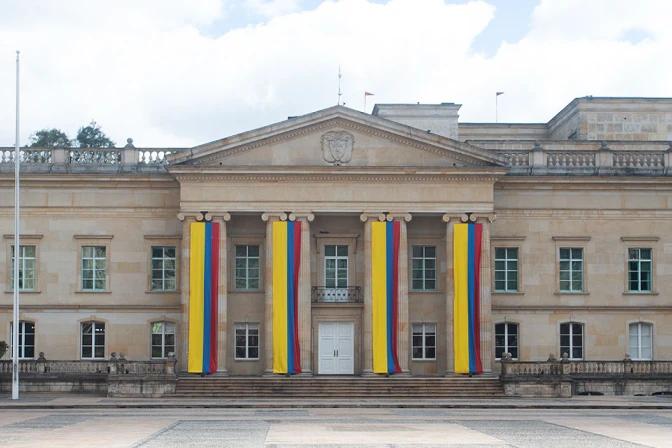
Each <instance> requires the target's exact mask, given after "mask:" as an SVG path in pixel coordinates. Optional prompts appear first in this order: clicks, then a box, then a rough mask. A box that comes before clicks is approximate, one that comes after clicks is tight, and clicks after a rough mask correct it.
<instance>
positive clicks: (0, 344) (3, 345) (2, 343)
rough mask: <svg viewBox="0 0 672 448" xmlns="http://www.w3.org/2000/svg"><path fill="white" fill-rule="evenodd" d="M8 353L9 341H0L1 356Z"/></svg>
mask: <svg viewBox="0 0 672 448" xmlns="http://www.w3.org/2000/svg"><path fill="white" fill-rule="evenodd" d="M5 353H7V343H6V342H5V341H0V358H2V357H3V356H5Z"/></svg>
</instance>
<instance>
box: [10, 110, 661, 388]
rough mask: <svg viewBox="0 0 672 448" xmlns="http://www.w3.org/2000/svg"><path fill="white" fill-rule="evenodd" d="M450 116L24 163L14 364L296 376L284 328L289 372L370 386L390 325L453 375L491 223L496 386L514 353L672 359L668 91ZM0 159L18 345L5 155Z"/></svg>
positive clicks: (287, 127)
mask: <svg viewBox="0 0 672 448" xmlns="http://www.w3.org/2000/svg"><path fill="white" fill-rule="evenodd" d="M459 108H460V105H457V104H453V103H443V104H438V105H403V104H386V105H377V106H376V107H375V108H374V110H373V113H372V114H365V113H361V112H358V111H355V110H352V109H348V108H345V107H342V106H335V107H331V108H328V109H325V110H321V111H318V112H314V113H311V114H308V115H304V116H300V117H290V118H289V119H288V120H286V121H283V122H280V123H276V124H272V125H269V126H266V127H263V128H259V129H255V130H251V131H248V132H245V133H242V134H239V135H234V136H231V137H226V138H223V139H221V140H217V141H214V142H211V143H207V144H204V145H201V146H197V147H194V148H185V149H179V150H175V149H170V150H168V149H137V148H135V147H134V146H133V145H132V143H129V144H128V145H127V146H126V147H125V148H119V149H104V150H102V149H101V150H90V151H76V150H66V149H59V148H56V149H44V150H39V149H35V148H25V149H24V151H23V157H24V162H25V163H24V164H23V165H22V184H21V185H22V189H21V206H22V219H21V234H20V237H21V243H20V244H21V247H20V251H19V254H20V255H19V263H20V270H21V276H20V287H21V317H20V323H19V325H20V351H21V356H22V357H25V358H36V357H37V354H38V353H39V352H44V353H45V354H46V357H47V358H48V359H64V360H76V359H108V358H109V357H110V356H111V353H112V352H117V353H119V352H123V353H124V354H125V356H126V358H128V359H132V360H149V359H162V358H165V357H166V356H167V355H168V353H169V352H176V354H177V358H178V367H179V369H180V371H187V368H188V360H189V370H190V371H196V372H198V371H199V368H198V365H201V364H200V363H201V362H203V365H205V363H206V361H202V356H203V354H204V353H206V352H207V353H208V354H209V355H207V356H210V357H211V359H214V360H215V362H214V363H213V364H211V366H212V368H211V371H212V372H218V373H227V374H229V375H262V374H264V373H267V374H270V373H272V372H273V371H274V370H275V372H276V373H284V372H281V371H280V372H279V371H278V368H277V364H274V362H275V363H277V359H275V360H274V353H275V354H276V358H277V353H280V352H278V351H277V350H278V348H277V346H278V345H282V344H285V338H287V335H288V334H293V337H294V339H291V341H293V342H291V343H290V345H291V347H290V349H289V351H290V353H293V354H291V355H290V357H291V359H290V364H291V363H292V362H295V363H296V366H297V371H296V372H295V373H298V371H300V372H301V374H303V375H310V374H313V375H335V374H354V375H366V374H370V373H372V372H374V371H378V370H376V369H375V368H374V362H375V361H374V358H376V356H378V355H376V354H375V353H374V352H375V351H376V350H377V349H376V348H375V347H377V344H379V343H380V342H377V341H380V339H377V338H380V337H381V336H380V334H381V333H380V332H381V331H383V330H381V329H380V328H383V327H385V325H387V324H389V328H388V327H385V328H386V330H385V331H388V333H386V334H385V336H384V337H385V338H387V339H386V340H387V345H386V346H385V347H387V349H386V350H388V353H387V355H389V356H390V357H389V358H387V359H389V360H392V358H394V360H395V362H396V363H398V368H399V371H400V372H402V374H404V373H405V374H411V375H446V374H449V375H450V374H453V373H454V372H455V371H456V365H455V360H456V359H457V358H458V356H459V354H458V353H456V350H458V351H459V350H460V349H459V348H457V347H458V345H459V344H460V342H459V341H456V337H457V334H458V332H459V330H458V327H460V325H462V324H463V322H462V321H461V320H460V319H462V318H461V317H459V316H458V315H457V314H459V313H462V312H463V311H464V310H465V309H466V308H465V309H460V308H459V306H460V305H457V300H456V299H455V297H456V294H460V292H459V291H458V290H459V289H460V286H459V285H458V283H460V282H461V281H462V280H457V279H458V277H459V276H460V275H462V274H461V272H463V269H462V267H460V266H457V265H456V263H458V264H459V263H461V261H458V259H459V257H458V256H457V251H459V250H462V249H461V248H459V247H461V246H460V244H461V243H460V242H459V241H457V240H456V234H458V233H459V232H462V230H459V232H458V228H459V227H458V226H461V225H464V224H473V225H474V227H470V226H467V227H465V228H464V229H467V228H469V229H472V228H475V227H476V226H475V225H476V224H480V225H479V226H478V228H479V229H480V230H479V232H480V233H479V237H478V240H479V241H480V242H479V243H478V245H477V246H475V247H476V248H477V249H476V250H477V253H478V255H479V256H480V261H479V262H478V263H477V264H478V266H476V269H475V270H474V269H471V270H470V271H469V274H468V276H467V274H466V273H465V274H464V276H465V277H464V278H465V279H467V278H468V279H469V282H471V283H470V285H471V286H470V289H469V291H470V292H469V300H470V302H469V306H468V314H466V313H467V311H464V313H465V314H464V316H467V315H468V316H469V325H470V327H469V328H470V333H469V344H471V345H469V349H470V350H472V351H473V350H474V349H478V350H477V352H478V358H479V360H480V363H481V365H482V371H483V372H486V373H487V372H491V371H492V370H493V368H494V367H495V364H496V363H497V359H498V358H499V357H501V356H502V354H503V353H510V354H511V356H512V358H514V359H519V360H524V361H538V360H546V359H547V358H548V357H549V353H552V354H555V355H556V356H558V357H560V356H561V354H562V353H567V355H568V357H569V358H571V359H586V360H611V359H622V358H623V357H624V355H625V353H629V354H630V356H631V357H632V358H633V359H669V358H670V357H671V356H672V297H671V296H670V293H669V291H670V290H672V236H671V235H672V212H671V211H670V205H671V204H670V202H671V201H672V177H671V176H670V175H672V172H670V170H669V166H670V153H671V152H672V149H671V146H670V143H669V141H670V140H672V99H645V98H593V97H586V98H578V99H575V100H574V101H572V102H571V103H570V104H569V105H568V106H567V107H565V108H564V109H563V110H562V111H561V112H560V113H558V114H557V115H556V116H555V117H554V118H553V119H552V120H551V121H549V122H548V123H533V124H492V123H489V124H480V123H460V122H458V110H459ZM1 162H2V163H0V173H1V174H0V182H1V188H3V189H4V191H5V194H3V195H2V196H1V198H2V199H0V201H2V203H1V204H0V212H1V213H2V216H1V218H0V226H1V230H2V233H3V235H4V238H3V239H1V240H0V245H1V246H0V250H1V251H4V254H5V255H4V257H1V258H0V272H1V273H2V274H3V275H2V276H1V277H0V282H2V283H4V285H2V286H1V287H3V288H4V291H5V295H4V298H3V299H2V301H0V340H3V339H4V340H7V341H9V340H10V334H11V327H12V322H11V320H12V289H11V288H12V282H11V269H10V268H11V266H12V264H13V257H14V249H13V244H14V240H13V238H14V235H13V195H12V189H13V175H12V172H13V162H12V149H11V148H5V149H4V152H3V153H2V160H1ZM285 222H287V223H298V224H297V225H295V226H294V225H292V226H285V227H283V226H282V225H280V226H279V225H277V223H285ZM377 223H390V225H389V226H387V225H385V226H382V227H381V226H377ZM397 223H398V224H397ZM198 225H203V227H198ZM283 225H284V224H283ZM215 228H216V229H217V230H216V232H217V233H218V236H216V237H213V236H212V235H213V233H208V232H215V230H207V229H215ZM284 228H288V229H295V230H296V231H294V230H290V231H289V232H290V233H286V231H285V230H283V232H285V233H282V234H280V233H277V232H278V230H277V229H284ZM384 228H386V229H388V230H387V231H388V232H393V230H391V229H396V230H394V233H388V234H387V235H388V236H387V238H388V240H384V239H383V240H377V239H376V238H378V237H377V236H376V235H377V233H376V232H377V231H378V230H376V229H384ZM203 229H205V230H203ZM459 229H461V228H459ZM381 231H382V230H381ZM465 231H466V230H465ZM193 232H205V233H203V235H205V236H200V235H201V234H200V233H198V235H196V234H194V233H193ZM292 232H293V233H292ZM290 234H291V235H290ZM208 235H209V236H208ZM279 235H284V236H279ZM288 235H289V236H288ZM389 235H394V237H395V238H397V239H396V240H395V241H396V243H395V242H393V241H392V240H390V239H389V238H391V237H390V236H389ZM194 238H197V239H198V241H199V242H198V244H201V245H202V244H203V241H205V249H203V250H204V251H205V252H202V251H201V249H199V247H201V246H198V244H197V243H195V242H194ZM204 238H205V240H204ZM274 238H275V241H274ZM279 238H284V239H282V241H280V240H279ZM288 238H289V239H288ZM287 241H290V242H291V244H289V243H287ZM376 241H387V243H380V242H378V243H377V242H376ZM284 244H288V245H286V246H284ZM380 244H390V245H389V246H386V247H387V251H388V252H386V254H387V255H385V256H383V258H380V259H385V260H387V263H388V264H387V265H385V266H387V268H385V267H384V266H383V265H381V264H380V263H379V262H378V261H376V260H378V258H376V257H377V255H376V253H378V251H379V250H382V249H380V248H381V247H382V246H380ZM395 244H396V245H395ZM465 247H466V246H465ZM279 248H283V249H282V250H285V249H286V250H287V255H283V256H284V257H285V258H282V257H280V256H279V255H278V251H279V250H281V249H279ZM197 249H198V251H199V252H198V255H197V256H196V255H195V254H196V252H195V251H196V250H197ZM392 249H394V251H392ZM470 251H471V252H469V254H470V255H469V256H470V257H473V251H474V250H473V249H470ZM381 253H382V252H381ZM464 253H465V254H467V252H466V249H465V252H464ZM203 254H205V255H203ZM390 254H392V255H390ZM192 255H193V256H192ZM203 256H205V257H206V258H205V262H203ZM195 257H196V258H198V260H197V259H196V258H195ZM385 257H388V258H385ZM465 257H466V255H465ZM281 258H282V260H284V261H282V260H281ZM471 259H473V258H470V260H471ZM199 260H200V261H199ZM278 260H281V261H278ZM287 260H290V261H287ZM476 260H478V258H476ZM198 263H201V264H198ZM203 263H205V264H203ZM283 263H288V264H287V265H284V264H283ZM292 263H295V264H294V265H292ZM281 266H284V267H281ZM287 266H290V268H289V270H286V268H287ZM292 266H294V267H292ZM381 266H383V267H381ZM282 269H285V270H282ZM386 269H387V271H386ZM204 270H205V272H206V274H205V279H206V280H205V281H204V280H203V278H204V277H203V274H202V272H204ZM196 271H198V272H199V274H198V275H197V274H196ZM280 271H281V272H282V274H279V272H280ZM289 272H293V273H294V274H291V275H290V274H288V273H289ZM464 272H466V271H464ZM386 273H387V274H386ZM381 275H382V276H385V275H389V279H388V280H380V279H381V278H382V277H380V276H381ZM199 276H200V277H199ZM283 276H284V277H283ZM385 278H386V279H387V278H388V277H385ZM460 278H461V277H460ZM381 281H382V282H383V283H381ZM465 281H466V280H465ZM278 282H281V283H278ZM282 282H284V283H282ZM385 282H388V283H385ZM383 284H384V285H387V286H386V287H387V289H386V291H387V292H386V293H381V292H380V288H381V286H376V285H383ZM472 286H473V288H472ZM283 288H289V289H287V290H285V289H283ZM204 291H205V292H204ZM287 291H289V292H287ZM465 291H466V289H465ZM281 293H282V294H284V295H283V296H282V297H283V300H289V301H287V302H283V304H282V306H283V307H285V308H282V309H281V308H277V307H278V306H279V305H278V303H279V302H278V301H279V299H278V297H280V296H281ZM204 294H205V299H203V297H204ZM381 294H382V295H381ZM385 294H387V295H385ZM465 294H466V292H465ZM474 294H475V297H476V301H477V305H476V308H474V307H473V306H472V305H471V304H472V302H473V297H474ZM195 296H199V297H200V299H198V298H195ZM377 297H382V298H380V300H382V301H383V302H380V303H382V304H383V305H381V306H382V307H383V308H380V306H378V308H376V303H377V302H376V300H379V298H377ZM195 300H196V301H195ZM198 300H200V302H198ZM203 300H205V302H203ZM386 300H387V302H385V301H386ZM465 300H466V299H465ZM465 303H467V302H465ZM386 306H389V308H385V307H386ZM381 310H384V311H381ZM385 310H386V311H385ZM204 312H205V317H204V315H203V313H204ZM280 312H282V313H284V314H282V316H287V317H283V319H290V320H288V321H286V320H285V321H283V320H282V319H278V313H280ZM380 312H386V313H387V314H384V315H382V316H383V317H380V315H379V314H377V313H380ZM274 313H275V319H274ZM456 313H457V314H456ZM190 316H191V318H190ZM194 319H196V320H194ZM199 319H200V320H199ZM380 319H382V320H380ZM287 322H289V324H287ZM381 322H382V324H381ZM385 322H387V324H386V323H385ZM286 324H287V325H286ZM380 325H383V327H381V326H380ZM464 325H467V324H466V323H465V324H464ZM274 327H275V328H274ZM280 327H283V329H282V331H284V333H282V338H283V340H282V344H278V341H279V339H278V338H279V337H280V336H278V335H279V334H280V333H279V331H280ZM465 328H466V327H465ZM474 329H475V330H474ZM474 331H475V332H476V335H474ZM199 334H200V335H201V336H200V338H201V339H200V340H199V341H200V342H199V341H196V342H193V338H195V337H197V336H198V335H199ZM274 334H275V335H276V338H275V339H274ZM465 334H466V333H465ZM458 339H459V338H458ZM294 343H296V345H292V344H294ZM192 344H196V345H192ZM465 344H466V342H465ZM474 344H475V346H474ZM190 347H191V348H190ZM465 347H466V345H465ZM281 348H282V347H281ZM286 348H287V347H286V346H285V348H284V349H282V350H285V349H286ZM294 348H295V349H296V350H295V351H294ZM190 350H191V351H192V353H189V351H190ZM194 351H198V352H199V353H198V356H199V357H201V358H198V359H197V360H196V358H193V355H194V353H193V352H194ZM282 353H285V355H282V356H286V353H287V351H286V350H285V351H284V352H282ZM376 353H377V352H376ZM470 353H471V352H470ZM387 355H384V356H387ZM393 355H394V356H393ZM8 356H9V355H6V357H8ZM207 356H206V357H207ZM384 356H383V358H384ZM470 356H471V355H470ZM192 358H193V359H192ZM383 358H381V359H383ZM192 360H195V361H194V362H195V363H196V364H195V365H197V367H196V368H195V370H194V369H192V368H191V364H190V363H191V362H192ZM292 360H293V361H292ZM471 361H473V358H471ZM205 371H208V368H207V367H206V368H205ZM458 371H459V369H458Z"/></svg>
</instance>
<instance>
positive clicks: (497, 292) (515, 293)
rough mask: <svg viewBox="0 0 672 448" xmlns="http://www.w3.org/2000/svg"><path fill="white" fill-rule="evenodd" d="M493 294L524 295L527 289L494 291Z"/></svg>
mask: <svg viewBox="0 0 672 448" xmlns="http://www.w3.org/2000/svg"><path fill="white" fill-rule="evenodd" d="M490 295H491V296H524V295H525V291H493V292H491V293H490Z"/></svg>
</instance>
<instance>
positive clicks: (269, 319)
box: [261, 212, 287, 376]
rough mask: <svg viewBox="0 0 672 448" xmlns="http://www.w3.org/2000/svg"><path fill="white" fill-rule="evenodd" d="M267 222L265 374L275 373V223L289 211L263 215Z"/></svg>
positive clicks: (283, 219) (264, 330)
mask: <svg viewBox="0 0 672 448" xmlns="http://www.w3.org/2000/svg"><path fill="white" fill-rule="evenodd" d="M261 219H262V220H263V221H265V222H266V250H265V260H266V277H265V288H266V293H265V300H264V303H265V306H264V329H263V332H264V375H267V376H268V375H273V223H274V222H276V221H286V220H287V213H284V212H268V213H264V214H263V215H261Z"/></svg>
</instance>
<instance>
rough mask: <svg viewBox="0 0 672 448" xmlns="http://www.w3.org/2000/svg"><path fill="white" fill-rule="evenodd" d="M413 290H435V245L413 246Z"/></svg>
mask: <svg viewBox="0 0 672 448" xmlns="http://www.w3.org/2000/svg"><path fill="white" fill-rule="evenodd" d="M412 264H413V267H412V269H413V274H412V275H413V277H412V278H413V282H412V289H413V290H414V291H436V246H413V259H412Z"/></svg>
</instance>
